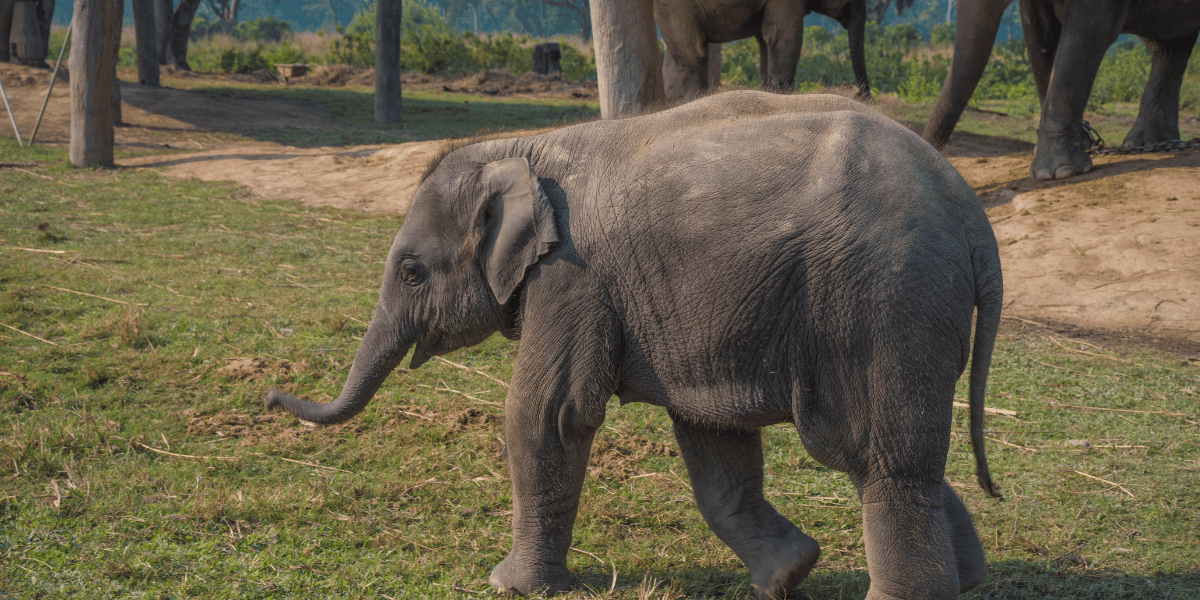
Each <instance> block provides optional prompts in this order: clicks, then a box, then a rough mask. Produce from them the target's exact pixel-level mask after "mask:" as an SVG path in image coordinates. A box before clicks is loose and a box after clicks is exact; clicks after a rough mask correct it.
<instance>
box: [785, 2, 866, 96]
mask: <svg viewBox="0 0 1200 600" xmlns="http://www.w3.org/2000/svg"><path fill="white" fill-rule="evenodd" d="M866 24H867V11H866V6H865V4H864V3H862V2H855V3H854V4H853V8H852V13H851V17H850V20H848V21H846V22H843V23H842V27H845V28H846V33H847V38H848V39H849V41H850V64H851V66H853V67H854V85H856V86H857V87H858V93H857V94H855V95H854V98H855V99H857V100H862V101H863V102H868V101H870V100H871V82H870V80H869V79H867V58H866V56H865V54H866V49H865V45H866V43H867V39H866ZM793 70H794V69H793Z"/></svg>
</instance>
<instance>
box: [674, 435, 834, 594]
mask: <svg viewBox="0 0 1200 600" xmlns="http://www.w3.org/2000/svg"><path fill="white" fill-rule="evenodd" d="M675 439H676V440H678V442H679V448H680V450H681V451H682V452H683V460H684V462H685V463H686V464H687V470H688V477H690V478H691V481H692V490H693V492H694V493H695V496H696V504H697V505H698V506H699V507H700V514H701V515H703V516H704V521H705V522H706V523H708V526H709V527H710V528H712V530H713V533H715V534H717V537H719V538H721V541H723V542H725V543H726V544H727V545H728V546H729V547H730V548H731V549H733V552H734V553H735V554H737V556H738V558H740V559H741V560H742V562H743V563H745V565H746V567H747V568H748V569H749V570H750V577H751V580H752V581H753V582H754V587H755V589H757V590H758V597H759V598H783V597H785V596H786V595H787V593H788V592H789V591H791V590H792V589H793V588H795V587H796V585H798V584H799V583H800V581H802V580H803V579H804V578H805V576H807V575H808V572H809V570H810V569H812V566H813V563H815V562H816V561H817V557H818V556H820V554H821V548H820V546H819V545H818V544H817V542H816V540H814V539H812V538H811V537H809V536H807V535H805V534H804V533H803V532H801V531H800V530H799V529H798V528H797V527H796V526H795V525H793V524H792V522H791V521H788V520H787V519H785V518H783V517H782V516H781V515H780V514H779V513H778V512H776V511H775V508H774V507H773V506H771V505H770V503H768V502H767V501H766V499H765V498H763V493H762V483H763V454H762V433H761V432H760V431H759V430H758V429H752V430H730V429H723V430H719V429H709V428H704V427H699V426H696V425H692V424H690V423H687V422H686V421H685V420H683V419H682V418H678V417H676V418H675Z"/></svg>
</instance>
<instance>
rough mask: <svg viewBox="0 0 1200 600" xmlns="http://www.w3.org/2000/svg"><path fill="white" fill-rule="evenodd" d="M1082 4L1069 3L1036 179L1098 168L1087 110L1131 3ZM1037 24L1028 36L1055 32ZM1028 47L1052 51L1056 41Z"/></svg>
mask: <svg viewBox="0 0 1200 600" xmlns="http://www.w3.org/2000/svg"><path fill="white" fill-rule="evenodd" d="M1081 4H1084V3H1080V2H1074V3H1071V4H1069V5H1068V6H1067V14H1066V18H1065V19H1064V20H1063V26H1062V31H1061V35H1060V38H1059V42H1058V50H1057V52H1055V54H1054V68H1053V71H1052V73H1051V74H1050V81H1049V86H1048V88H1047V90H1046V97H1045V99H1044V100H1043V101H1042V114H1041V120H1040V121H1039V122H1038V141H1037V148H1036V149H1035V150H1034V156H1033V164H1032V165H1030V167H1029V173H1030V176H1031V177H1033V178H1034V179H1038V180H1048V179H1066V178H1068V177H1074V176H1075V175H1082V174H1084V173H1087V172H1089V171H1091V170H1092V159H1091V157H1089V156H1088V153H1087V151H1088V147H1089V146H1090V145H1091V142H1090V140H1089V139H1088V136H1087V133H1085V132H1084V129H1083V111H1084V108H1085V107H1086V106H1087V101H1088V96H1089V95H1090V94H1091V92H1092V84H1093V83H1095V81H1096V73H1097V72H1098V71H1099V70H1100V62H1101V61H1102V60H1103V59H1104V52H1105V50H1107V49H1108V47H1109V45H1111V44H1112V43H1113V42H1114V41H1115V40H1116V39H1117V34H1118V33H1119V32H1120V27H1121V23H1122V22H1123V21H1124V19H1125V11H1126V10H1127V8H1128V2H1127V1H1126V2H1096V3H1090V4H1089V6H1087V7H1084V6H1080V5H1081ZM1025 23H1026V22H1024V21H1023V24H1025ZM1034 25H1035V26H1033V27H1027V28H1026V35H1034V36H1037V35H1044V34H1045V32H1046V31H1049V30H1050V29H1049V28H1047V27H1044V26H1037V25H1036V24H1034ZM1026 43H1027V45H1030V44H1032V45H1030V47H1034V46H1040V47H1048V46H1047V45H1048V44H1050V43H1051V41H1049V40H1046V41H1039V40H1033V41H1032V42H1026Z"/></svg>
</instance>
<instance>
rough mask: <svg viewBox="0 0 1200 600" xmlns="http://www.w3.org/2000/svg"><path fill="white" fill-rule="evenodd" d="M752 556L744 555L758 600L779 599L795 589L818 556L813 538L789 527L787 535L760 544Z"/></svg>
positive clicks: (817, 547)
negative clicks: (771, 541) (772, 541)
mask: <svg viewBox="0 0 1200 600" xmlns="http://www.w3.org/2000/svg"><path fill="white" fill-rule="evenodd" d="M756 550H757V551H756V552H755V553H754V555H753V556H747V557H746V558H747V559H748V560H746V561H745V562H746V566H747V567H748V568H749V569H750V579H751V581H753V583H754V588H755V589H756V590H758V597H759V600H782V599H783V598H787V597H788V593H790V592H791V591H792V590H794V589H796V586H798V585H800V582H801V581H804V578H805V577H808V572H809V571H811V570H812V568H813V565H814V564H816V562H817V558H819V557H820V556H821V546H820V544H818V543H817V540H814V539H812V538H811V537H809V536H807V535H805V534H804V533H803V532H801V531H800V530H799V529H796V528H795V527H793V528H792V530H791V531H790V532H788V535H787V536H786V537H785V538H784V539H781V540H777V541H775V542H774V543H769V544H764V545H762V546H761V547H760V548H757V549H756Z"/></svg>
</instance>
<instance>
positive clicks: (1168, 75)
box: [1121, 33, 1197, 148]
mask: <svg viewBox="0 0 1200 600" xmlns="http://www.w3.org/2000/svg"><path fill="white" fill-rule="evenodd" d="M1196 37H1197V34H1195V33H1193V34H1191V35H1188V36H1184V37H1181V38H1176V39H1172V40H1149V39H1147V40H1145V42H1146V47H1147V48H1148V49H1149V50H1150V56H1151V65H1150V77H1149V78H1148V79H1147V81H1146V89H1145V91H1143V92H1142V106H1141V109H1140V110H1138V116H1137V121H1136V122H1135V123H1134V124H1133V129H1131V130H1129V135H1127V136H1125V142H1124V143H1123V144H1121V146H1122V147H1124V148H1140V147H1143V146H1152V145H1154V144H1158V143H1160V142H1170V141H1174V140H1178V139H1179V89H1180V87H1181V86H1182V84H1183V74H1184V72H1185V71H1186V70H1187V64H1188V59H1189V58H1191V56H1192V47H1193V46H1195V45H1196Z"/></svg>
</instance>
